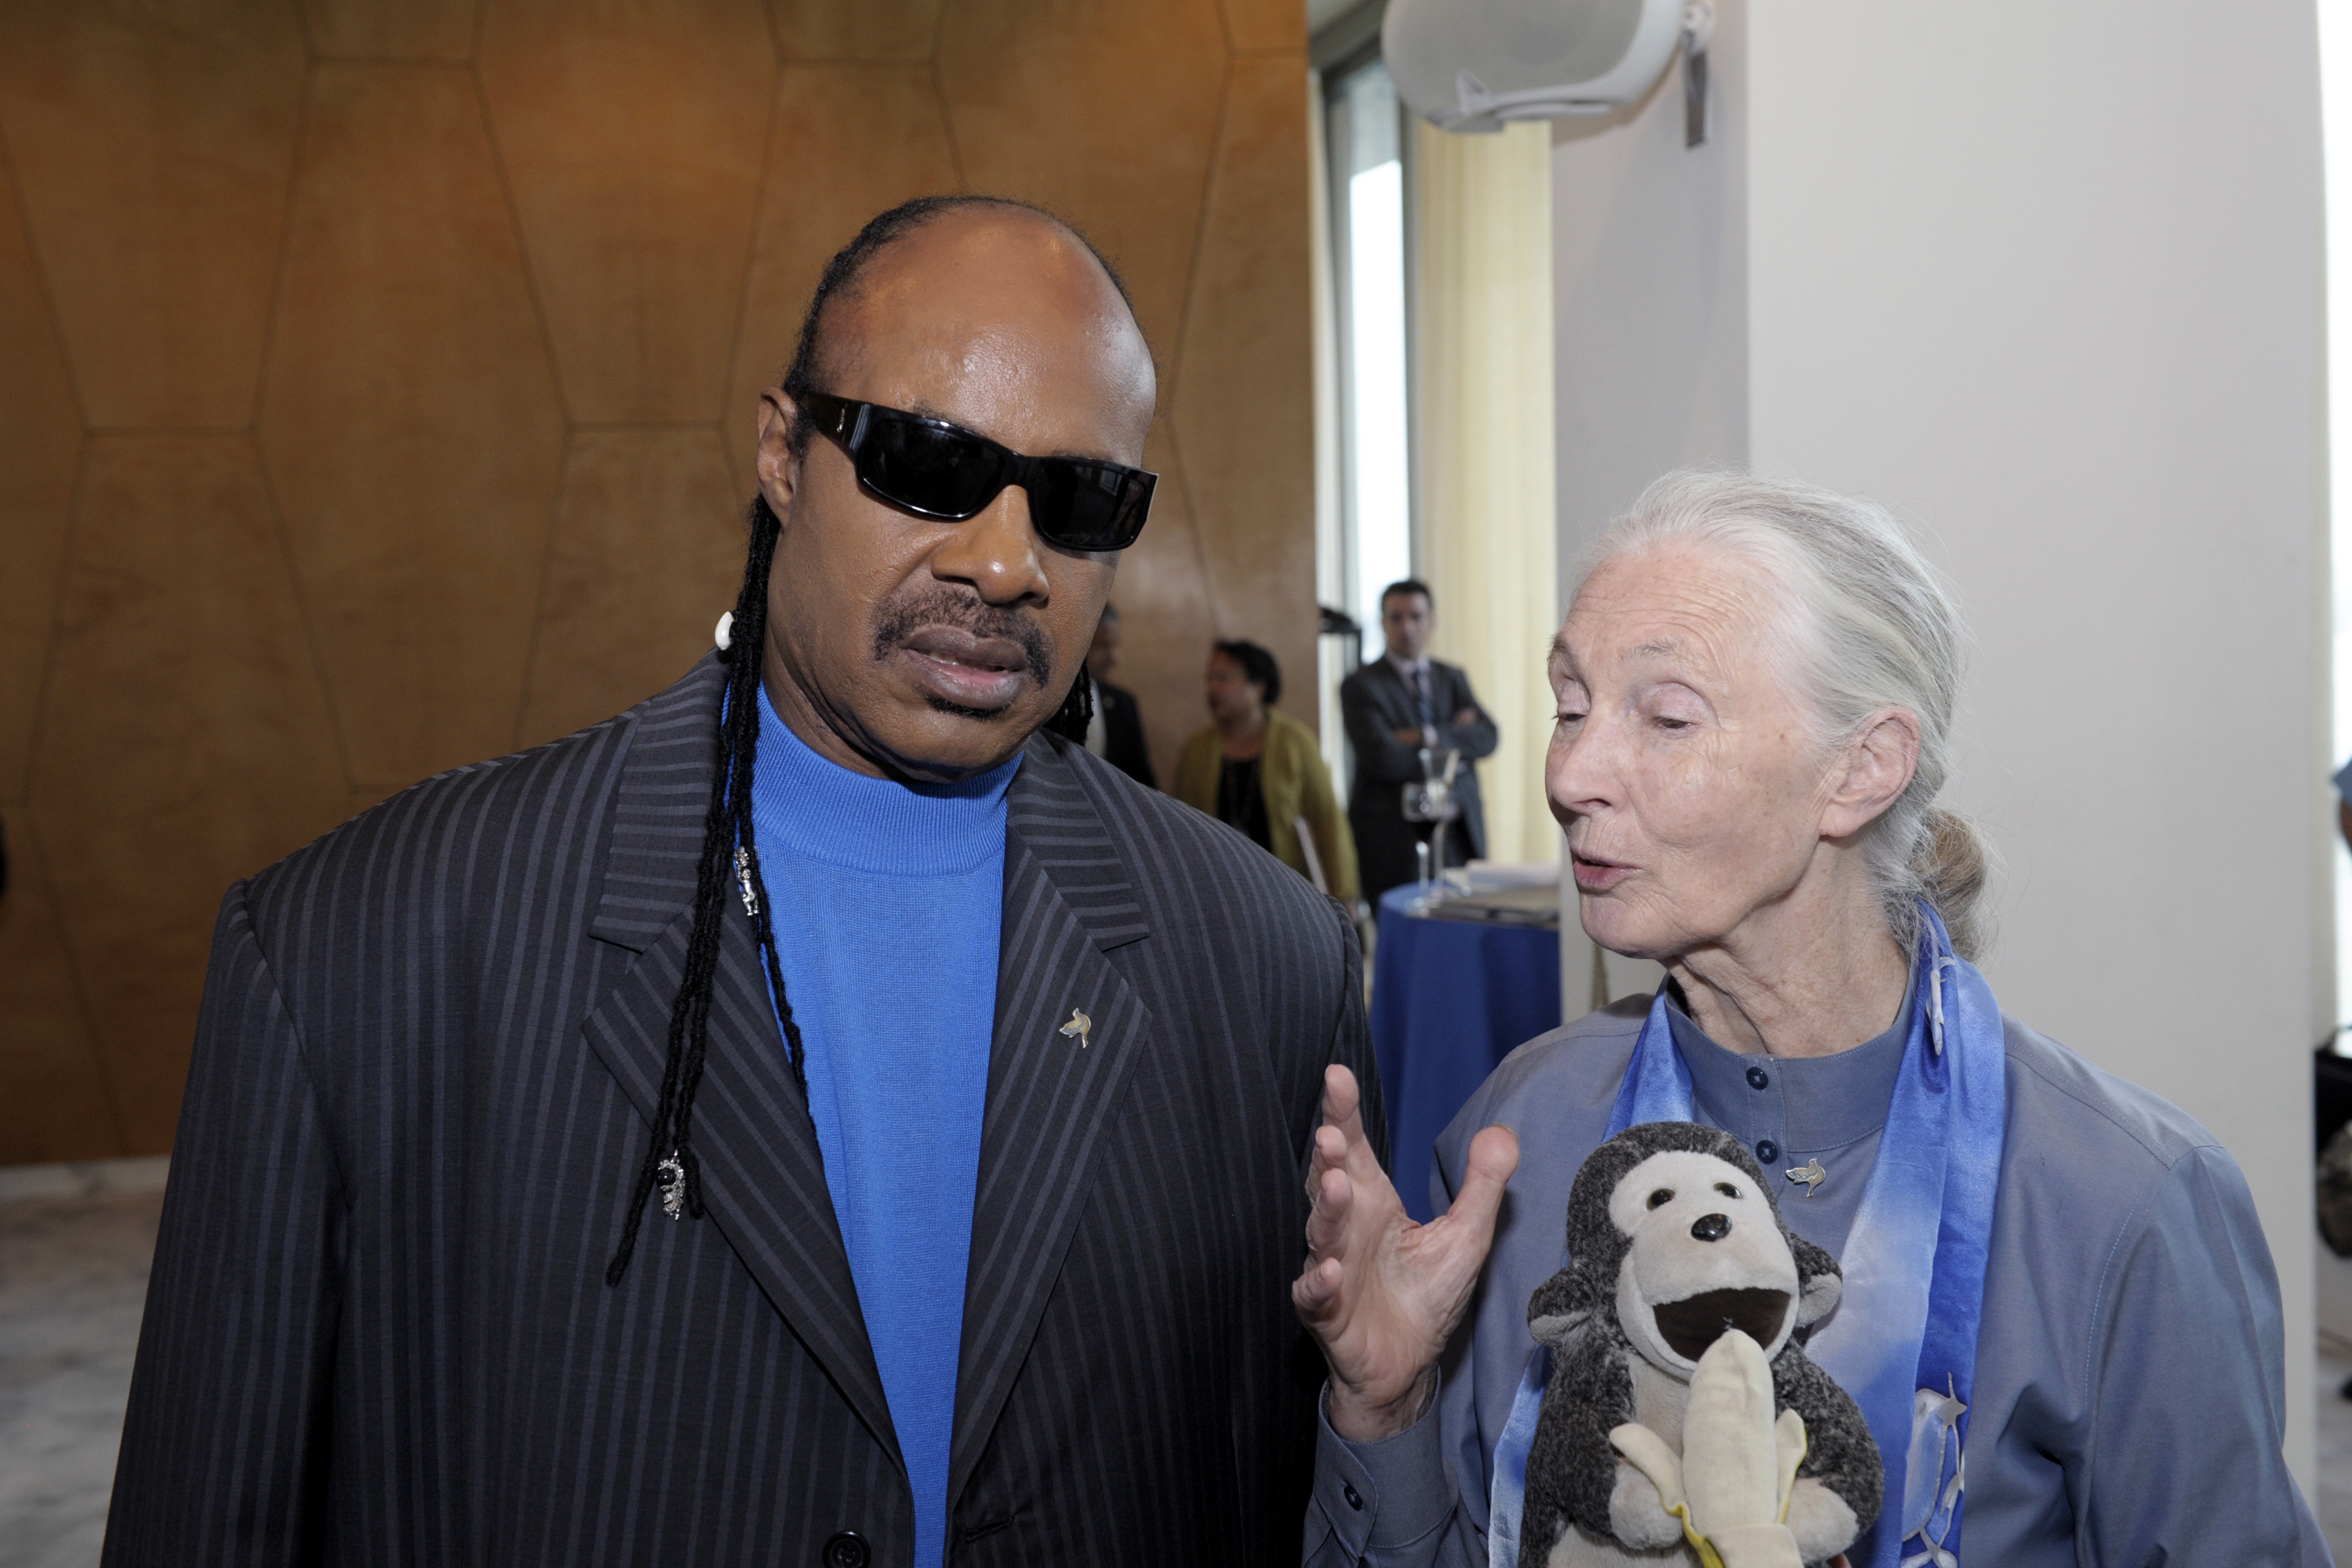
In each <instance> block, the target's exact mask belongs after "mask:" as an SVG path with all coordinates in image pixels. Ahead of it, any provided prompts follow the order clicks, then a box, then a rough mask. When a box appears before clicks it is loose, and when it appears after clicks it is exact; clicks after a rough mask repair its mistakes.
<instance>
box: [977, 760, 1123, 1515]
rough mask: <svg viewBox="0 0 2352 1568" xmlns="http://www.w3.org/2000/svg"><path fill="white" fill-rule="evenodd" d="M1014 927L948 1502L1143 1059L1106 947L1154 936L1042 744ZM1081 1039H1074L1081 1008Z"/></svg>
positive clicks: (1016, 1368)
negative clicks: (1122, 1097) (1123, 1095)
mask: <svg viewBox="0 0 2352 1568" xmlns="http://www.w3.org/2000/svg"><path fill="white" fill-rule="evenodd" d="M1007 807H1008V810H1007V816H1008V822H1007V829H1006V834H1005V845H1004V923H1003V936H1002V939H1001V944H1000V948H999V959H998V966H997V982H996V1030H995V1038H994V1041H993V1043H992V1047H991V1049H990V1055H989V1069H988V1105H987V1110H986V1111H985V1113H984V1117H983V1120H982V1129H981V1151H980V1187H979V1192H978V1194H976V1198H975V1201H974V1204H973V1206H972V1221H971V1269H970V1272H969V1274H968V1275H967V1279H966V1285H965V1289H964V1315H963V1344H962V1349H961V1355H960V1358H959V1363H958V1367H957V1379H956V1413H955V1430H954V1435H953V1437H952V1440H951V1446H950V1458H949V1474H948V1503H949V1507H950V1509H952V1508H953V1507H954V1506H955V1500H956V1499H957V1498H958V1497H959V1496H960V1495H961V1492H962V1490H963V1487H964V1483H965V1481H966V1480H967V1479H969V1478H970V1477H971V1472H972V1469H973V1468H974V1467H975V1466H976V1465H977V1464H978V1463H979V1461H980V1457H981V1455H982V1452H983V1451H985V1449H986V1447H987V1445H988V1438H989V1435H990V1434H991V1432H992V1431H993V1430H994V1428H995V1426H996V1422H997V1418H998V1416H999V1415H1000V1414H1001V1413H1002V1412H1003V1408H1004V1402H1005V1399H1006V1397H1007V1396H1008V1395H1009V1394H1011V1393H1012V1390H1013V1383H1014V1382H1015V1380H1016V1379H1017V1377H1018V1375H1019V1373H1020V1369H1021V1366H1022V1364H1023V1363H1024V1360H1026V1358H1027V1356H1028V1353H1029V1345H1030V1342H1031V1340H1032V1339H1033V1338H1034V1336H1035V1334H1036V1331H1037V1324H1038V1321H1039V1320H1040V1319H1041V1318H1042V1317H1043V1316H1044V1313H1045V1303H1046V1301H1047V1300H1048V1299H1049V1298H1050V1297H1051V1296H1052V1294H1053V1291H1054V1287H1055V1279H1056V1278H1057V1276H1058V1275H1059V1273H1060V1270H1061V1263H1062V1257H1063V1254H1064V1253H1065V1252H1066V1250H1067V1248H1068V1247H1069V1243H1070V1237H1071V1236H1072V1235H1073V1234H1074V1233H1075V1231H1076V1228H1077V1222H1078V1217H1079V1215H1080V1214H1081V1213H1082V1212H1083V1210H1084V1208H1085V1206H1086V1201H1087V1193H1088V1192H1089V1191H1090V1190H1091V1182H1090V1180H1089V1178H1088V1173H1089V1172H1090V1171H1091V1169H1092V1168H1093V1165H1094V1163H1095V1161H1096V1158H1097V1152H1098V1151H1099V1149H1100V1147H1101V1144H1102V1141H1103V1139H1104V1137H1105V1136H1106V1135H1107V1133H1108V1131H1109V1129H1110V1127H1111V1125H1112V1123H1113V1121H1114V1120H1115V1119H1116V1116H1117V1112H1118V1103H1119V1099H1120V1093H1121V1090H1122V1089H1123V1087H1124V1085H1125V1084H1126V1082H1127V1079H1128V1076H1129V1071H1130V1069H1131V1068H1133V1065H1134V1063H1135V1061H1136V1058H1138V1056H1139V1054H1140V1053H1142V1052H1143V1051H1145V1050H1147V1049H1149V1048H1150V1047H1151V1044H1152V1042H1151V1037H1150V1036H1151V1017H1150V1013H1149V1011H1148V1010H1147V1009H1146V1008H1145V1006H1144V1005H1143V1003H1142V1000H1141V998H1139V996H1138V995H1137V994H1136V993H1135V992H1134V991H1133V990H1132V989H1131V988H1129V985H1128V984H1127V982H1126V981H1125V980H1123V979H1122V978H1120V976H1119V974H1118V971H1117V970H1115V969H1113V968H1112V967H1111V965H1110V963H1109V962H1108V960H1107V959H1106V958H1105V957H1104V954H1105V952H1108V951H1109V950H1111V949H1113V948H1117V947H1120V946H1123V945H1125V944H1126V943H1128V942H1137V941H1141V940H1143V939H1145V938H1146V937H1148V936H1149V935H1150V929H1149V927H1148V925H1147V924H1146V922H1145V921H1144V919H1143V914H1142V910H1141V908H1140V906H1139V903H1138V901H1137V900H1136V898H1135V893H1134V889H1133V886H1132V884H1131V883H1130V881H1129V875H1128V871H1127V868H1126V866H1125V865H1124V863H1123V862H1122V861H1121V860H1120V859H1119V858H1118V854H1117V852H1116V851H1115V850H1114V849H1113V847H1112V845H1111V840H1110V836H1109V834H1108V831H1107V830H1106V829H1105V827H1104V825H1103V822H1102V818H1101V817H1100V816H1099V815H1097V810H1096V808H1095V805H1094V804H1093V802H1092V801H1091V800H1089V799H1088V798H1087V794H1086V792H1085V790H1084V789H1083V787H1082V786H1081V785H1080V784H1079V783H1078V781H1077V779H1076V776H1075V774H1074V773H1073V770H1072V769H1071V767H1070V765H1069V763H1067V761H1066V760H1065V759H1064V758H1063V757H1061V756H1060V755H1059V754H1058V753H1057V752H1055V750H1054V748H1053V747H1052V746H1051V745H1050V744H1048V743H1047V742H1045V741H1043V740H1032V741H1031V742H1030V743H1029V749H1028V752H1027V755H1026V757H1025V759H1024V762H1023V763H1022V768H1021V772H1020V773H1019V774H1018V775H1017V777H1016V778H1015V780H1014V782H1013V789H1012V792H1011V795H1010V797H1009V799H1008V802H1007ZM1074 1011H1075V1012H1078V1013H1082V1014H1084V1015H1085V1016H1086V1021H1087V1029H1086V1032H1085V1033H1084V1034H1083V1035H1078V1036H1072V1035H1065V1034H1063V1033H1062V1030H1063V1028H1064V1027H1065V1026H1069V1025H1071V1024H1072V1023H1073V1019H1072V1014H1073V1012H1074Z"/></svg>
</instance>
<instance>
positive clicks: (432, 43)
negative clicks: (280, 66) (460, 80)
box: [301, 0, 477, 60]
mask: <svg viewBox="0 0 2352 1568" xmlns="http://www.w3.org/2000/svg"><path fill="white" fill-rule="evenodd" d="M301 3H302V30H303V31H304V32H306V33H308V34H309V35H310V47H311V48H312V49H314V50H316V51H317V52H318V53H319V54H320V55H322V56H324V57H325V58H329V59H345V60H352V59H362V60H365V59H386V60H464V59H470V58H473V53H474V19H475V13H476V10H477V7H476V5H475V0H301Z"/></svg>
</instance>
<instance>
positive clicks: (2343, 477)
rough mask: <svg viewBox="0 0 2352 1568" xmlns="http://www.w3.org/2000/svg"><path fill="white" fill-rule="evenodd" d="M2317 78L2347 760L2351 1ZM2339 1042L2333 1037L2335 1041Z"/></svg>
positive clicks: (2339, 857)
mask: <svg viewBox="0 0 2352 1568" xmlns="http://www.w3.org/2000/svg"><path fill="white" fill-rule="evenodd" d="M2319 84H2320V116H2321V121H2322V128H2323V129H2322V136H2323V147H2324V152H2325V159H2326V203H2327V220H2326V221H2327V381H2328V395H2327V406H2328V425H2329V429H2328V433H2327V434H2328V440H2327V445H2328V465H2329V470H2330V481H2329V482H2330V488H2331V489H2332V490H2333V492H2334V493H2333V495H2332V496H2331V497H2330V505H2329V516H2330V520H2331V521H2330V522H2329V527H2328V532H2329V538H2328V553H2329V555H2330V557H2331V558H2332V562H2333V567H2332V573H2333V581H2331V582H2330V583H2329V584H2328V608H2329V624H2330V628H2331V631H2332V633H2333V636H2332V637H2331V639H2330V640H2331V647H2330V650H2329V654H2330V657H2329V664H2330V666H2331V670H2330V673H2331V674H2332V676H2333V678H2334V680H2333V684H2334V688H2335V711H2334V715H2333V717H2334V732H2333V734H2332V736H2331V743H2332V744H2333V747H2334V752H2335V760H2336V763H2338V764H2339V765H2340V764H2341V763H2344V762H2345V761H2346V759H2347V758H2352V0H2320V5H2319ZM2328 837H2329V838H2330V840H2331V852H2332V854H2333V856H2334V859H2335V865H2336V1020H2337V1022H2338V1023H2339V1024H2340V1023H2342V1022H2344V1021H2345V1020H2346V1019H2347V1016H2352V854H2347V852H2346V849H2345V845H2344V838H2343V836H2342V835H2341V834H2340V833H2331V834H2330V835H2329V836H2328ZM2340 1043H2341V1041H2340V1040H2339V1044H2340Z"/></svg>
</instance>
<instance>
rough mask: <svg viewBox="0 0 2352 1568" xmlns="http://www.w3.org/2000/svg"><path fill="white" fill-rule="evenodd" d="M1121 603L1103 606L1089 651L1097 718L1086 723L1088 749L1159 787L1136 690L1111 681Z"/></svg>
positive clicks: (1145, 784)
mask: <svg viewBox="0 0 2352 1568" xmlns="http://www.w3.org/2000/svg"><path fill="white" fill-rule="evenodd" d="M1118 637H1119V633H1118V605H1104V606H1103V613H1102V621H1101V624H1099V625H1098V626H1096V627H1095V640H1094V646H1093V647H1090V648H1088V649H1087V679H1088V680H1091V681H1093V682H1094V688H1095V716H1094V721H1093V722H1092V723H1090V724H1088V725H1087V751H1089V752H1093V753H1094V754H1095V755H1096V756H1097V757H1100V758H1101V759H1102V760H1103V761H1105V762H1107V763H1109V764H1110V765H1111V766H1112V767H1115V768H1117V769H1118V771H1119V772H1120V773H1125V774H1126V775H1127V776H1128V777H1129V778H1131V779H1133V780H1134V781H1135V782H1136V783H1138V784H1141V785H1142V786H1143V787H1144V788H1146V789H1158V788H1159V787H1160V775H1159V774H1158V773H1154V772H1152V770H1151V748H1150V745H1149V744H1148V743H1147V742H1145V741H1144V738H1143V710H1142V709H1140V708H1139V707H1137V706H1136V702H1135V693H1134V692H1132V691H1129V689H1127V688H1126V687H1124V686H1113V685H1112V684H1111V683H1110V672H1111V671H1112V670H1114V669H1116V668H1118Z"/></svg>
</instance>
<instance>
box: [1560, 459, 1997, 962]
mask: <svg viewBox="0 0 2352 1568" xmlns="http://www.w3.org/2000/svg"><path fill="white" fill-rule="evenodd" d="M1680 542H1688V543H1695V544H1700V545H1705V546H1708V547H1711V548H1715V549H1718V550H1724V551H1728V552H1734V553H1737V554H1738V555H1740V556H1742V557H1744V558H1746V559H1747V560H1748V561H1750V562H1752V563H1755V564H1757V565H1759V566H1761V567H1762V568H1763V569H1764V570H1765V571H1766V572H1768V573H1769V574H1771V576H1772V578H1773V580H1774V582H1775V583H1776V584H1777V585H1778V586H1779V587H1780V589H1781V590H1782V594H1781V596H1780V597H1781V603H1782V604H1783V605H1785V606H1786V614H1787V625H1786V626H1785V630H1786V632H1787V634H1788V651H1789V653H1790V655H1791V658H1790V675H1791V677H1792V678H1793V679H1795V681H1796V683H1797V686H1798V697H1799V700H1800V702H1801V705H1802V706H1803V707H1805V708H1807V709H1808V710H1811V713H1812V714H1813V716H1814V719H1815V721H1816V723H1817V726H1818V729H1817V734H1818V736H1819V739H1820V741H1821V743H1822V746H1823V747H1824V749H1825V750H1826V749H1835V748H1838V747H1842V746H1844V745H1848V744H1851V743H1852V742H1853V741H1854V740H1856V739H1858V738H1859V737H1860V735H1861V733H1862V730H1863V726H1864V723H1865V722H1866V721H1868V719H1869V718H1870V716H1871V715H1872V714H1873V713H1875V712H1878V711H1880V710H1884V709H1887V708H1900V709H1902V710H1905V711H1906V712H1907V713H1909V714H1910V715H1911V716H1912V717H1913V718H1914V719H1916V721H1918V725H1919V759H1918V763H1917V765H1916V768H1915V769H1914V771H1913V773H1912V774H1911V782H1910V784H1908V785H1906V787H1905V788H1904V791H1903V793H1902V794H1901V795H1898V796H1896V797H1895V804H1894V805H1890V806H1888V807H1887V808H1886V810H1885V812H1884V813H1883V814H1882V815H1881V816H1879V818H1878V820H1877V821H1875V822H1874V823H1873V824H1871V826H1870V828H1869V837H1868V838H1867V839H1866V840H1865V841H1864V856H1865V863H1866V864H1867V865H1868V867H1869V868H1870V874H1871V879H1872V881H1873V883H1874V885H1875V887H1876V889H1877V891H1878V897H1879V901H1880V903H1881V905H1882V906H1883V907H1884V908H1885V911H1886V922H1887V925H1888V927H1889V929H1890V930H1891V931H1893V932H1894V935H1895V940H1896V941H1897V942H1901V943H1902V944H1903V945H1904V947H1905V948H1906V950H1907V949H1909V948H1910V947H1912V946H1913V945H1915V944H1916V941H1917V936H1918V929H1919V913H1918V906H1917V903H1916V900H1921V899H1925V900H1927V902H1928V903H1929V904H1931V905H1933V906H1934V907H1935V910H1936V912H1937V914H1938V915H1940V916H1942V917H1943V921H1944V925H1945V928H1946V929H1947V930H1948V931H1950V933H1951V938H1952V946H1953V948H1954V950H1955V951H1957V952H1958V953H1959V955H1960V956H1961V957H1963V958H1974V957H1975V956H1976V955H1977V954H1978V953H1979V952H1981V951H1982V950H1983V947H1984V942H1985V939H1986V937H1987V936H1988V935H1989V932H1988V931H1987V930H1986V923H1987V919H1986V916H1985V914H1984V912H1983V911H1982V910H1979V907H1978V906H1979V900H1980V897H1981V895H1982V894H1983V891H1984V886H1985V851H1984V846H1983V843H1982V841H1981V840H1980V839H1979V837H1978V836H1977V832H1976V829H1975V828H1974V827H1972V826H1969V823H1968V821H1967V820H1966V819H1965V818H1963V817H1961V816H1958V815H1957V814H1956V813H1953V812H1951V811H1948V810H1946V809H1944V808H1943V807H1941V806H1938V805H1936V796H1937V795H1938V794H1940V793H1941V792H1942V790H1943V787H1944V782H1945V780H1946V778H1947V777H1948V775H1949V773H1950V772H1951V732H1952V718H1953V714H1954V711H1955V710H1956V709H1957V708H1958V699H1959V687H1960V676H1961V669H1962V667H1963V665H1964V664H1965V662H1966V653H1967V642H1968V633H1967V629H1966V628H1965V627H1964V626H1962V624H1961V622H1960V614H1959V606H1958V603H1957V601H1956V599H1955V596H1954V595H1953V592H1952V589H1951V587H1950V585H1949V584H1948V583H1947V582H1946V581H1945V579H1944V576H1943V574H1941V573H1939V572H1937V570H1936V568H1935V567H1934V566H1932V565H1930V564H1929V563H1928V562H1927V558H1926V557H1925V556H1923V555H1922V554H1920V553H1919V551H1918V548H1917V546H1916V545H1914V544H1913V543H1912V542H1911V540H1910V538H1909V536H1908V535H1906V533H1905V532H1904V531H1903V529H1902V526H1901V525H1900V524H1898V523H1897V522H1896V521H1895V519H1894V517H1893V516H1892V515H1891V514H1890V513H1889V512H1888V511H1887V510H1886V509H1885V508H1884V507H1881V506H1879V505H1877V504H1876V503H1874V502H1872V501H1866V500H1856V499H1854V498H1853V497H1851V496H1842V495H1836V494H1832V492H1830V491H1828V490H1822V489H1812V488H1811V487H1810V486H1805V485H1794V484H1785V483H1781V482H1780V481H1777V480H1772V479H1754V478H1750V477H1748V475H1745V474H1729V473H1708V472H1699V471H1691V470H1685V471H1683V472H1680V473H1672V474H1668V475H1666V476H1665V477H1664V479H1659V480H1658V481H1657V482H1656V483H1654V484H1653V485H1652V486H1651V487H1650V488H1649V489H1646V490H1643V492H1642V496H1641V499H1640V500H1636V501H1635V502H1634V503H1633V510H1631V511H1629V512H1627V513H1626V514H1625V515H1624V516H1623V517H1622V518H1620V519H1618V520H1617V521H1616V522H1615V523H1614V524H1612V526H1611V527H1610V530H1609V531H1608V532H1607V533H1606V534H1604V535H1602V536H1601V540H1600V542H1598V543H1597V544H1595V545H1594V547H1593V548H1592V550H1591V552H1590V553H1589V554H1588V555H1587V556H1586V558H1585V563H1584V568H1583V571H1582V573H1581V574H1580V576H1579V582H1578V585H1579V586H1580V587H1581V586H1582V584H1583V580H1584V579H1586V578H1589V577H1591V574H1593V572H1594V571H1595V570H1597V569H1598V568H1599V567H1600V566H1601V563H1604V562H1606V561H1609V560H1611V559H1612V558H1614V557H1616V556H1619V555H1622V554H1625V553H1627V552H1631V551H1636V550H1643V549H1647V548H1652V547H1654V546H1657V545H1662V544H1669V543H1680Z"/></svg>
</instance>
